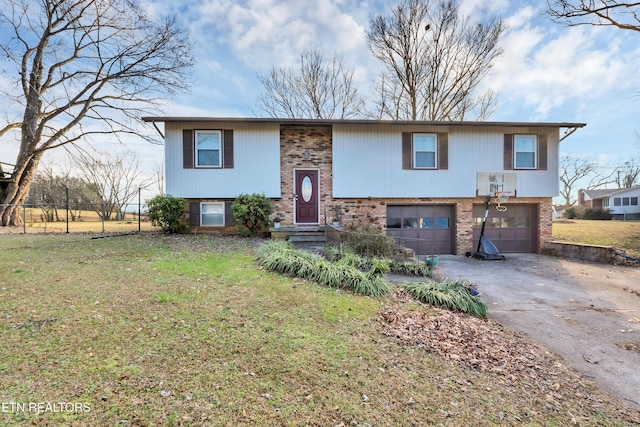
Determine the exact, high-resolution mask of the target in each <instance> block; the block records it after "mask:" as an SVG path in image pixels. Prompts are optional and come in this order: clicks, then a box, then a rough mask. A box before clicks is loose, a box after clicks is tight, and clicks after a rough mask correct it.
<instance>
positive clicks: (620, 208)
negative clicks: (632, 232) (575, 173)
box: [578, 185, 640, 220]
mask: <svg viewBox="0 0 640 427" xmlns="http://www.w3.org/2000/svg"><path fill="white" fill-rule="evenodd" d="M639 200H640V185H636V186H635V187H631V188H617V189H598V190H579V191H578V204H579V205H581V206H585V207H587V208H592V209H605V210H608V211H609V213H610V214H611V216H612V217H613V219H623V220H624V219H640V203H638V201H639Z"/></svg>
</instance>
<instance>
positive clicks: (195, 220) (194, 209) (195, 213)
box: [189, 202, 200, 227]
mask: <svg viewBox="0 0 640 427" xmlns="http://www.w3.org/2000/svg"><path fill="white" fill-rule="evenodd" d="M189 225H190V226H192V227H200V202H189Z"/></svg>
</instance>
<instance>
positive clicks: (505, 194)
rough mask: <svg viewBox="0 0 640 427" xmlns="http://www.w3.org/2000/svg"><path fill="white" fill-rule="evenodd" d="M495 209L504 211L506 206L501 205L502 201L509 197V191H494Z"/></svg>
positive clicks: (504, 201) (505, 201)
mask: <svg viewBox="0 0 640 427" xmlns="http://www.w3.org/2000/svg"><path fill="white" fill-rule="evenodd" d="M495 196H496V210H497V211H498V212H504V211H506V210H507V207H506V206H503V205H502V204H503V203H507V201H508V200H509V197H511V192H506V191H496V193H495Z"/></svg>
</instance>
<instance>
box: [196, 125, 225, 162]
mask: <svg viewBox="0 0 640 427" xmlns="http://www.w3.org/2000/svg"><path fill="white" fill-rule="evenodd" d="M202 134H217V135H218V141H219V146H218V148H217V150H218V152H219V154H218V164H217V165H201V164H200V161H199V160H200V156H198V152H199V151H200V150H203V151H204V150H208V151H213V150H215V148H214V149H211V148H208V149H204V148H203V149H200V148H198V136H199V135H202ZM194 145H195V146H194V150H193V151H194V154H195V157H196V158H195V166H196V167H197V168H214V169H216V168H217V169H219V168H222V131H221V130H196V131H195V143H194Z"/></svg>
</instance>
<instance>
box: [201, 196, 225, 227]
mask: <svg viewBox="0 0 640 427" xmlns="http://www.w3.org/2000/svg"><path fill="white" fill-rule="evenodd" d="M200 225H201V226H202V227H223V226H224V202H202V203H200Z"/></svg>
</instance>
